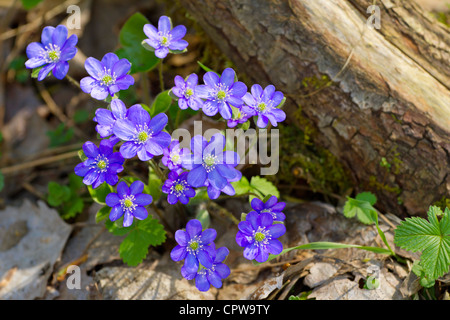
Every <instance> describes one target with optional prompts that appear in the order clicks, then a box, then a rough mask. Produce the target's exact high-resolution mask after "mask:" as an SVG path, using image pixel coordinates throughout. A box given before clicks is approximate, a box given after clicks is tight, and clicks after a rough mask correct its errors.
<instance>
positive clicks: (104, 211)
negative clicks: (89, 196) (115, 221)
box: [95, 206, 111, 223]
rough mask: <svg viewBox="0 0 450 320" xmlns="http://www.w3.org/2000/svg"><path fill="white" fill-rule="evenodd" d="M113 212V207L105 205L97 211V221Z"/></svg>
mask: <svg viewBox="0 0 450 320" xmlns="http://www.w3.org/2000/svg"><path fill="white" fill-rule="evenodd" d="M110 212H111V207H108V206H104V207H102V208H101V209H100V210H98V211H97V213H96V215H95V222H96V223H99V222H100V221H103V220H105V219H106V218H108V217H109V214H110Z"/></svg>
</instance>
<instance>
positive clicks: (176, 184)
mask: <svg viewBox="0 0 450 320" xmlns="http://www.w3.org/2000/svg"><path fill="white" fill-rule="evenodd" d="M187 174H188V173H187V172H182V173H180V174H178V172H177V171H170V172H169V175H168V178H167V180H166V181H165V182H164V185H163V186H162V192H164V193H167V202H169V203H170V204H175V203H177V202H178V201H180V202H181V203H182V204H188V202H189V198H193V197H195V190H194V189H193V188H192V187H191V186H190V185H189V184H188V183H187Z"/></svg>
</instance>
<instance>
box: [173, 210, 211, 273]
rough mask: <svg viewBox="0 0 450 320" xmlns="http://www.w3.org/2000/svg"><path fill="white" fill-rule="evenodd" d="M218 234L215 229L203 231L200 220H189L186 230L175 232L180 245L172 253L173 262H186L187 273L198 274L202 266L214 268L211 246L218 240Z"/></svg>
mask: <svg viewBox="0 0 450 320" xmlns="http://www.w3.org/2000/svg"><path fill="white" fill-rule="evenodd" d="M216 236H217V232H216V230H214V229H205V230H202V224H201V222H200V221H199V220H197V219H193V220H189V221H188V223H187V224H186V231H185V230H177V231H176V232H175V240H176V242H177V243H178V245H176V246H175V247H174V248H173V249H172V251H171V252H170V257H171V259H172V260H173V261H181V260H185V261H184V270H185V271H186V272H187V273H194V272H197V270H198V268H199V267H200V265H202V266H203V267H205V268H212V266H213V263H214V260H213V259H212V258H211V255H212V254H213V251H214V247H211V246H210V244H211V243H212V242H213V241H214V239H216Z"/></svg>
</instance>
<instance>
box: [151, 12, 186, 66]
mask: <svg viewBox="0 0 450 320" xmlns="http://www.w3.org/2000/svg"><path fill="white" fill-rule="evenodd" d="M144 33H145V35H146V36H147V37H148V39H145V40H144V42H145V43H146V44H148V45H149V46H150V47H151V48H153V49H154V50H155V56H157V57H158V58H160V59H164V58H165V57H166V56H167V54H168V53H169V52H171V51H175V52H176V51H183V50H184V49H186V48H187V46H188V42H187V41H186V40H183V39H182V38H183V37H184V36H185V35H186V27H185V26H183V25H179V26H176V27H175V28H173V29H172V21H171V20H170V18H169V17H167V16H161V17H160V18H159V21H158V29H156V28H155V27H154V26H153V25H151V24H146V25H144Z"/></svg>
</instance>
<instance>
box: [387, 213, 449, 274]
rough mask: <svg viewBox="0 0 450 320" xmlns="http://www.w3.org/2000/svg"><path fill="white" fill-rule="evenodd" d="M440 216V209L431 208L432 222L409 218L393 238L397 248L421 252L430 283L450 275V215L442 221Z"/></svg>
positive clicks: (430, 217) (444, 214)
mask: <svg viewBox="0 0 450 320" xmlns="http://www.w3.org/2000/svg"><path fill="white" fill-rule="evenodd" d="M441 213H442V210H440V208H439V207H436V206H431V207H430V208H429V210H428V219H429V221H427V220H426V219H423V218H420V217H412V218H406V219H405V221H403V222H402V223H401V224H400V225H399V226H398V227H397V229H396V230H395V235H394V242H395V244H396V245H397V246H399V247H401V248H403V249H405V250H408V251H412V252H417V251H421V252H422V255H421V257H420V263H421V266H422V267H423V269H424V271H425V274H426V275H427V276H428V277H429V278H430V280H431V279H437V278H439V277H440V276H442V275H443V274H445V273H447V272H448V271H449V266H450V234H449V227H448V224H449V222H448V220H449V219H450V217H449V216H450V215H449V211H448V210H446V211H445V212H444V213H442V218H441V221H439V220H438V218H437V216H438V215H439V214H441Z"/></svg>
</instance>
